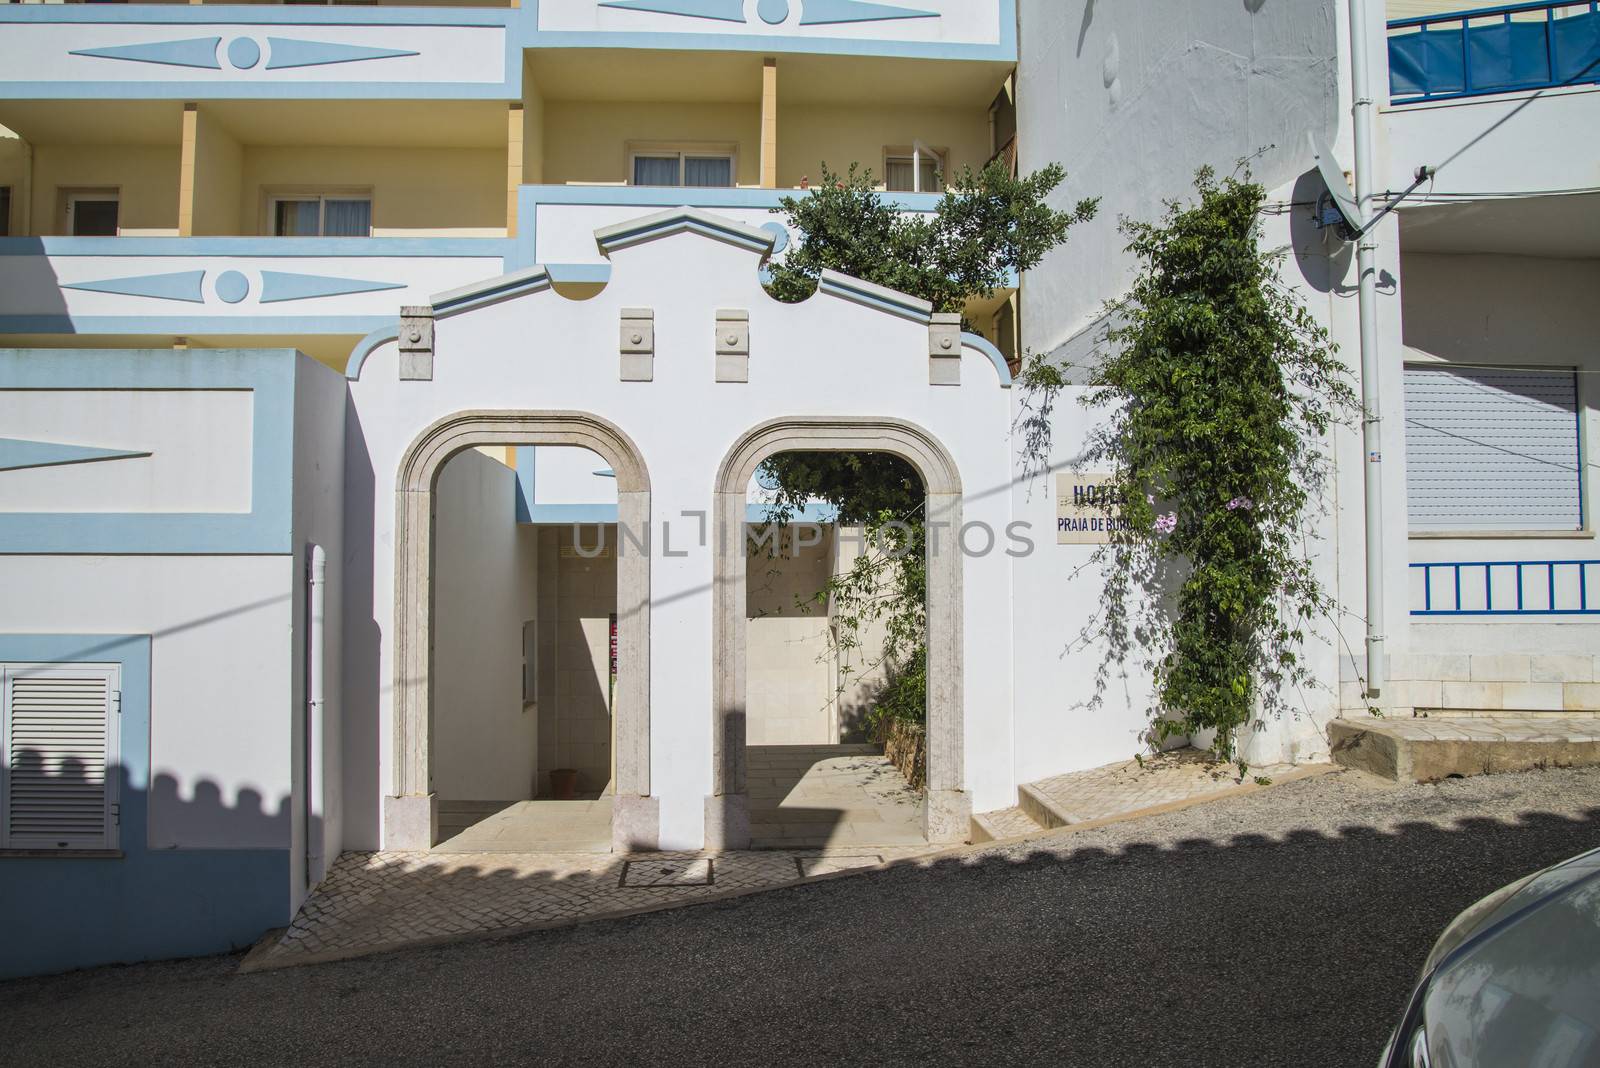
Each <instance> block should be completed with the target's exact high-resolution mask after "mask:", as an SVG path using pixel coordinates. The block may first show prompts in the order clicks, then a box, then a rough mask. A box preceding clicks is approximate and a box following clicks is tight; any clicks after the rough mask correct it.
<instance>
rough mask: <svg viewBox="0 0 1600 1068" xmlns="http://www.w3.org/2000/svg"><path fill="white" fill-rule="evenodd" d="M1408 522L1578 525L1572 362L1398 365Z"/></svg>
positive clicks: (1446, 526)
mask: <svg viewBox="0 0 1600 1068" xmlns="http://www.w3.org/2000/svg"><path fill="white" fill-rule="evenodd" d="M1405 403H1406V502H1407V511H1408V514H1409V518H1410V526H1411V529H1412V530H1425V531H1450V530H1577V529H1579V528H1580V527H1581V526H1582V525H1583V499H1582V496H1581V492H1580V489H1579V471H1580V468H1579V464H1578V379H1577V375H1576V373H1575V372H1573V371H1565V370H1563V371H1545V370H1508V369H1502V368H1488V367H1459V366H1457V367H1435V366H1411V367H1407V368H1406V369H1405Z"/></svg>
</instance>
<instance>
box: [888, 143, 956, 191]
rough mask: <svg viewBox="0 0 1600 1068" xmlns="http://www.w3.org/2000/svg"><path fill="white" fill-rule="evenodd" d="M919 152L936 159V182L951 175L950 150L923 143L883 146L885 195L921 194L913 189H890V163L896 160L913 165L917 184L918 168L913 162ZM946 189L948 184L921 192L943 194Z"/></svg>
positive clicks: (934, 169) (934, 168)
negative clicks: (941, 177) (940, 177)
mask: <svg viewBox="0 0 1600 1068" xmlns="http://www.w3.org/2000/svg"><path fill="white" fill-rule="evenodd" d="M919 152H920V153H922V154H923V155H928V156H932V157H933V159H934V167H933V171H934V176H935V178H934V180H935V182H937V181H938V178H939V176H941V175H943V176H946V177H948V175H949V173H950V150H949V149H948V148H939V147H931V146H929V145H924V144H921V143H913V144H909V145H884V146H883V191H884V192H885V193H915V192H919V190H917V189H915V188H912V189H890V188H889V162H890V161H891V160H894V161H897V162H899V161H904V162H905V163H911V164H913V167H912V171H913V175H914V178H913V184H915V178H916V168H915V165H914V163H913V161H914V157H915V156H916V155H917V154H918V153H919ZM946 188H947V184H945V185H939V186H938V188H936V189H923V190H920V192H923V193H943V192H944V191H945V189H946Z"/></svg>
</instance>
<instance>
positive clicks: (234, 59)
mask: <svg viewBox="0 0 1600 1068" xmlns="http://www.w3.org/2000/svg"><path fill="white" fill-rule="evenodd" d="M228 62H229V63H232V64H233V65H234V66H235V67H238V68H239V69H240V70H252V69H254V67H255V65H256V64H257V63H260V62H261V46H260V45H258V44H256V43H255V41H253V40H252V39H250V38H249V37H235V38H234V39H233V40H231V41H229V42H228Z"/></svg>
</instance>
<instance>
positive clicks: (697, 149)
mask: <svg viewBox="0 0 1600 1068" xmlns="http://www.w3.org/2000/svg"><path fill="white" fill-rule="evenodd" d="M628 156H629V162H628V169H629V174H630V180H631V184H633V185H679V186H689V187H692V188H698V189H708V188H724V189H725V188H728V187H729V186H732V185H733V174H734V158H735V154H734V151H733V146H731V145H662V144H639V145H632V146H630V147H629V153H628Z"/></svg>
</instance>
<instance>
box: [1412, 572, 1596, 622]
mask: <svg viewBox="0 0 1600 1068" xmlns="http://www.w3.org/2000/svg"><path fill="white" fill-rule="evenodd" d="M1591 569H1592V570H1591ZM1411 571H1412V578H1413V582H1412V588H1413V600H1412V603H1413V604H1415V603H1416V594H1417V592H1418V591H1417V590H1416V587H1417V585H1418V583H1417V582H1416V581H1415V580H1416V579H1417V577H1418V576H1420V578H1421V590H1420V593H1421V601H1422V607H1421V608H1413V609H1412V610H1411V614H1412V615H1414V616H1587V615H1600V590H1597V591H1596V593H1597V596H1594V597H1591V596H1590V591H1589V586H1590V584H1591V582H1593V583H1595V584H1596V585H1597V586H1600V560H1478V561H1473V562H1463V563H1455V562H1444V563H1416V564H1412V565H1411Z"/></svg>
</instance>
